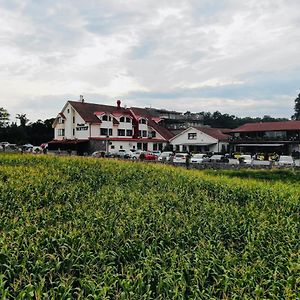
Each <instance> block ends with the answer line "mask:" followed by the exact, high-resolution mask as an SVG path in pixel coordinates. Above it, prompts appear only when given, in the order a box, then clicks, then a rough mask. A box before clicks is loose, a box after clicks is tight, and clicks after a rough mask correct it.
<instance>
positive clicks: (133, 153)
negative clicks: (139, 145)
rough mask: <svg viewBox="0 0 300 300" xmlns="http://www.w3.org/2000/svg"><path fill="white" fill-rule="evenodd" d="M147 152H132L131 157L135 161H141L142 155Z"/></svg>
mask: <svg viewBox="0 0 300 300" xmlns="http://www.w3.org/2000/svg"><path fill="white" fill-rule="evenodd" d="M144 152H145V151H142V150H136V151H131V153H132V155H131V159H133V160H135V159H139V158H140V156H141V154H142V153H144Z"/></svg>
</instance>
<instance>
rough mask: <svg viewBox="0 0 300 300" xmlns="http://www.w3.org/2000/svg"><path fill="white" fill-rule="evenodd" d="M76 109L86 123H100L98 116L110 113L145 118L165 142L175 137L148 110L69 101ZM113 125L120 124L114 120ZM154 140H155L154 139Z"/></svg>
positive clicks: (155, 115)
mask: <svg viewBox="0 0 300 300" xmlns="http://www.w3.org/2000/svg"><path fill="white" fill-rule="evenodd" d="M68 102H69V103H70V104H71V105H72V106H73V107H74V109H75V110H76V111H77V112H78V114H79V115H80V116H81V117H82V118H83V120H84V121H85V122H86V123H94V124H95V123H97V124H99V123H100V120H99V118H98V117H97V115H98V114H99V115H100V114H104V113H108V114H111V115H113V116H116V117H117V116H122V115H125V116H130V117H134V118H136V119H138V118H140V117H143V118H147V119H148V125H149V126H150V127H152V128H153V129H154V130H156V131H157V132H158V133H159V134H160V135H161V136H162V137H163V138H164V139H165V140H169V139H170V138H172V137H173V136H174V135H173V134H172V133H171V132H170V131H169V130H168V129H166V128H164V127H162V126H160V125H158V124H157V123H156V122H155V121H157V117H158V115H157V114H155V113H153V112H152V111H151V112H150V111H149V110H148V109H144V108H138V107H133V108H130V109H128V108H123V107H117V106H110V105H103V104H95V103H86V102H83V103H82V102H79V101H68ZM154 120H155V121H154ZM113 124H119V122H118V120H116V119H115V118H113ZM152 140H153V139H152Z"/></svg>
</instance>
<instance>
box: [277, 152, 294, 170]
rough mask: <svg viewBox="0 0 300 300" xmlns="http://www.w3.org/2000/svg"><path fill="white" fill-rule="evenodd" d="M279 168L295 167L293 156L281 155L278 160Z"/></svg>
mask: <svg viewBox="0 0 300 300" xmlns="http://www.w3.org/2000/svg"><path fill="white" fill-rule="evenodd" d="M278 166H289V167H293V166H295V161H294V159H293V158H292V157H291V156H285V155H281V156H280V157H279V160H278Z"/></svg>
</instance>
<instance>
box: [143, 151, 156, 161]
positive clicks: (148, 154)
mask: <svg viewBox="0 0 300 300" xmlns="http://www.w3.org/2000/svg"><path fill="white" fill-rule="evenodd" d="M156 159H157V156H156V155H155V154H153V153H151V152H145V153H144V160H156Z"/></svg>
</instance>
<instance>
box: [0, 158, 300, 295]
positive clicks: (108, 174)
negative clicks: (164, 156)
mask: <svg viewBox="0 0 300 300" xmlns="http://www.w3.org/2000/svg"><path fill="white" fill-rule="evenodd" d="M243 172H246V171H243ZM270 174H272V173H270ZM229 175H230V174H226V173H224V174H214V173H213V172H211V173H209V174H207V173H205V172H204V171H192V170H184V169H181V168H176V169H174V168H172V167H170V166H165V165H151V164H143V163H133V162H121V161H115V160H105V159H99V160H97V159H87V158H60V157H47V156H30V155H24V156H22V155H8V154H3V155H1V156H0V296H1V299H299V298H300V293H299V291H300V276H299V275H300V255H299V254H300V251H299V226H300V220H299V218H300V201H299V195H300V193H299V192H300V185H299V183H298V182H297V181H289V180H288V178H286V177H285V180H280V178H279V179H278V178H276V180H262V179H259V180H258V179H251V178H250V179H246V178H238V176H236V174H235V175H234V176H229ZM231 175H232V174H231ZM270 176H271V175H270ZM243 177H245V176H243ZM252 177H253V176H252Z"/></svg>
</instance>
